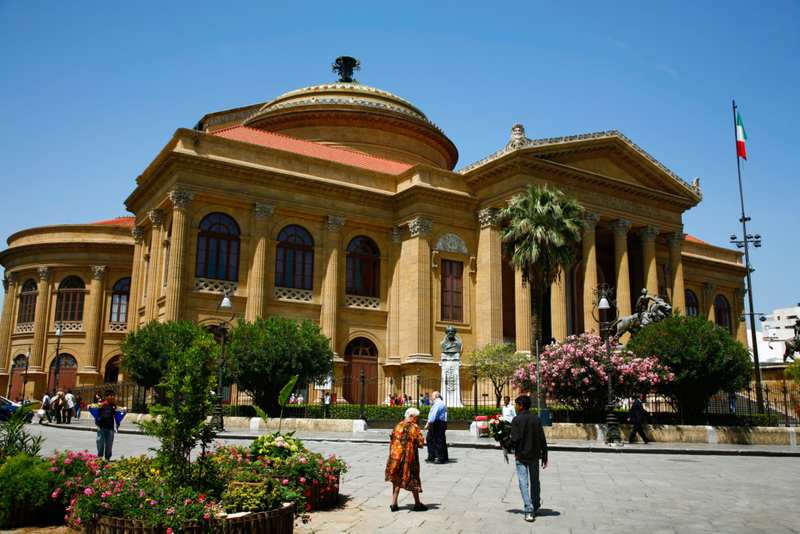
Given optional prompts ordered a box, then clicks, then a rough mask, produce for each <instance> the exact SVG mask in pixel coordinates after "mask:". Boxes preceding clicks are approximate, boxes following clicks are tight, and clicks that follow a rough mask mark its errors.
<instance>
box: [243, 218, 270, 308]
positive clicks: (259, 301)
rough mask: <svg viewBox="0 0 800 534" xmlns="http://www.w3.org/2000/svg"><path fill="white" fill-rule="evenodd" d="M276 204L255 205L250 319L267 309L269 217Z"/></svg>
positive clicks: (248, 290)
mask: <svg viewBox="0 0 800 534" xmlns="http://www.w3.org/2000/svg"><path fill="white" fill-rule="evenodd" d="M273 211H275V206H273V205H272V204H264V203H262V202H256V203H255V205H254V206H253V218H254V219H255V221H256V223H255V226H254V231H253V237H254V238H255V245H256V246H255V252H254V253H253V265H252V268H251V270H250V277H249V279H248V281H247V309H246V311H245V318H246V319H247V320H248V321H253V320H255V318H256V317H264V316H265V315H266V310H267V267H268V265H269V245H270V242H269V219H270V217H271V216H272V212H273Z"/></svg>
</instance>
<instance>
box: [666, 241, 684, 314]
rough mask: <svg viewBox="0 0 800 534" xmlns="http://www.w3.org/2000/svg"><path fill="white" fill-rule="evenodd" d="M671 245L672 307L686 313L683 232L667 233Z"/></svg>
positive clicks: (668, 242)
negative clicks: (682, 249) (682, 250)
mask: <svg viewBox="0 0 800 534" xmlns="http://www.w3.org/2000/svg"><path fill="white" fill-rule="evenodd" d="M667 244H668V245H669V274H670V277H671V279H670V288H671V289H672V309H673V310H675V309H676V308H677V309H680V310H681V314H682V315H686V292H685V290H684V287H683V259H682V257H681V247H682V246H683V232H672V233H669V234H667Z"/></svg>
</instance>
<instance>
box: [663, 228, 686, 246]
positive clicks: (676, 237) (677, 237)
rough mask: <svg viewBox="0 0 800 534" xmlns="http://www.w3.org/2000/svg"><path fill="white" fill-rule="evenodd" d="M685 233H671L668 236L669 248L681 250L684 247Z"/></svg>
mask: <svg viewBox="0 0 800 534" xmlns="http://www.w3.org/2000/svg"><path fill="white" fill-rule="evenodd" d="M684 235H685V234H684V233H683V232H670V233H668V234H667V244H668V245H669V248H681V247H682V246H683V238H684Z"/></svg>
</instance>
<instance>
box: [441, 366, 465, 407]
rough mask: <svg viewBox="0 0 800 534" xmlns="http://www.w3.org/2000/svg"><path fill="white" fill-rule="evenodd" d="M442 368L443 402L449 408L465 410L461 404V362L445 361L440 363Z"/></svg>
mask: <svg viewBox="0 0 800 534" xmlns="http://www.w3.org/2000/svg"><path fill="white" fill-rule="evenodd" d="M439 366H440V367H441V368H442V389H441V394H442V400H443V401H444V405H445V406H447V407H448V408H463V407H464V404H463V403H462V402H461V370H460V367H461V362H460V361H458V360H445V361H442V362H439Z"/></svg>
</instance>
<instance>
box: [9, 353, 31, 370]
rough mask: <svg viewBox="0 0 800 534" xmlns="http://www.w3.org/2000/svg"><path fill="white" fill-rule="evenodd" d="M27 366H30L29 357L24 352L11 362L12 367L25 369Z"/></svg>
mask: <svg viewBox="0 0 800 534" xmlns="http://www.w3.org/2000/svg"><path fill="white" fill-rule="evenodd" d="M26 367H28V358H27V357H26V356H25V355H24V354H20V355H19V356H17V357H16V358H14V361H13V362H11V368H12V369H25V368H26Z"/></svg>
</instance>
